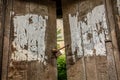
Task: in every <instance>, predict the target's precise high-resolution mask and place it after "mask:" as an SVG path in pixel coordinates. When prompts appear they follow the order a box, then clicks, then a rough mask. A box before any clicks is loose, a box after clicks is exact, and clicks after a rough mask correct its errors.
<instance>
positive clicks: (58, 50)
mask: <svg viewBox="0 0 120 80" xmlns="http://www.w3.org/2000/svg"><path fill="white" fill-rule="evenodd" d="M66 47H69V45H65V46H63V47H62V48H59V49H52V53H53V55H54V56H55V57H56V58H57V57H59V56H60V55H62V53H61V52H60V50H62V49H64V48H66Z"/></svg>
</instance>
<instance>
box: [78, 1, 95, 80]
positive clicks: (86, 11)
mask: <svg viewBox="0 0 120 80" xmlns="http://www.w3.org/2000/svg"><path fill="white" fill-rule="evenodd" d="M92 8H94V1H89V0H86V1H82V2H80V3H79V22H78V23H79V24H80V27H81V31H82V42H83V43H82V45H83V46H82V47H83V51H84V56H85V65H86V66H85V67H86V75H87V78H86V79H87V80H97V71H96V60H95V51H94V42H93V30H92V27H93V25H92V23H94V22H92V13H94V12H92V11H91V10H92Z"/></svg>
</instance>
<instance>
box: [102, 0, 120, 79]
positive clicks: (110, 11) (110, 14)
mask: <svg viewBox="0 0 120 80" xmlns="http://www.w3.org/2000/svg"><path fill="white" fill-rule="evenodd" d="M117 1H119V0H114V1H111V0H105V2H104V4H105V7H106V15H107V20H108V25H109V28H110V34H111V40H112V45H113V53H110V54H111V55H112V56H113V57H114V60H115V63H114V64H113V65H115V68H116V73H117V75H114V77H115V76H117V78H118V80H120V61H119V59H120V57H119V56H120V54H119V48H118V45H119V40H117V35H116V30H117V32H119V31H118V30H119V29H118V26H117V24H118V23H119V22H117V21H116V20H115V17H116V15H118V13H117V14H116V12H118V11H117V10H118V9H119V8H117V4H119V3H117ZM116 27H117V28H116ZM110 45H111V44H109V46H110ZM109 49H110V48H109ZM111 60H113V59H111ZM111 60H110V61H111ZM113 70H114V69H113ZM113 70H112V71H111V70H110V72H114V71H113ZM114 73H115V72H114ZM114 73H112V74H114ZM114 77H113V76H111V80H112V79H113V78H114ZM115 80H116V78H115Z"/></svg>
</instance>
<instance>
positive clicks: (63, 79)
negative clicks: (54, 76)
mask: <svg viewBox="0 0 120 80" xmlns="http://www.w3.org/2000/svg"><path fill="white" fill-rule="evenodd" d="M57 65H58V80H67V73H66V59H65V54H63V55H61V56H59V58H58V59H57Z"/></svg>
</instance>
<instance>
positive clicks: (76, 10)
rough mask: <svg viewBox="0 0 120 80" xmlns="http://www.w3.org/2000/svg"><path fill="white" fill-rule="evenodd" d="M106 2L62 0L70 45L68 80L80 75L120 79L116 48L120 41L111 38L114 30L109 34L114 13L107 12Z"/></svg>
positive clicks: (94, 79) (96, 79) (87, 79)
mask: <svg viewBox="0 0 120 80" xmlns="http://www.w3.org/2000/svg"><path fill="white" fill-rule="evenodd" d="M104 3H105V2H104V1H103V0H86V1H76V3H75V1H72V0H71V2H70V3H67V2H66V1H63V20H64V34H65V43H66V44H70V46H71V47H69V48H67V49H66V55H67V66H68V67H67V71H68V80H73V79H78V78H79V77H78V76H81V75H82V76H81V78H80V79H81V80H118V78H117V71H116V63H115V60H114V59H116V57H114V51H115V50H113V48H114V45H115V46H117V45H116V44H115V41H113V38H112V39H111V36H113V34H114V33H112V34H110V33H111V27H110V25H111V23H109V18H108V17H110V15H111V13H110V12H109V13H107V14H108V15H106V12H107V10H106V5H105V4H104ZM107 6H108V5H107ZM113 22H114V21H113ZM112 29H113V28H112ZM114 35H115V34H114ZM114 39H116V38H115V37H114ZM112 42H113V43H112ZM112 44H113V46H112ZM116 48H117V47H116ZM81 62H82V63H81ZM70 63H71V65H70ZM81 65H82V67H81ZM78 66H79V67H80V68H81V69H78V68H77V67H78ZM74 68H75V69H76V70H77V71H76V70H74ZM81 70H82V72H83V73H81ZM112 72H113V73H112ZM77 75H78V76H77Z"/></svg>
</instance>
